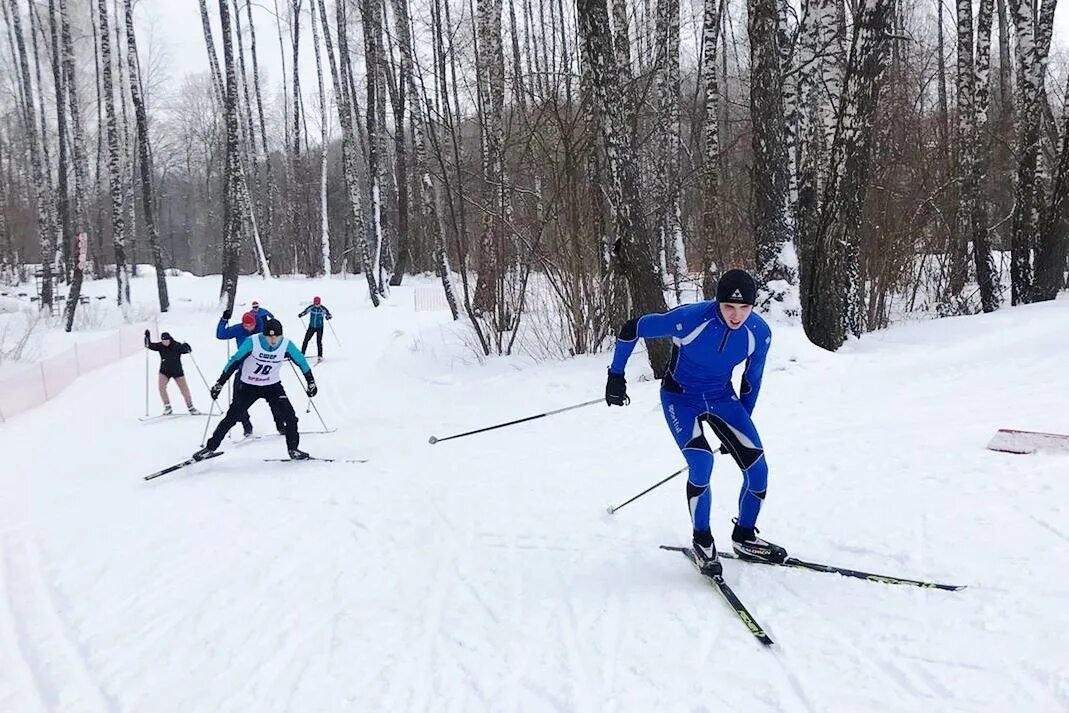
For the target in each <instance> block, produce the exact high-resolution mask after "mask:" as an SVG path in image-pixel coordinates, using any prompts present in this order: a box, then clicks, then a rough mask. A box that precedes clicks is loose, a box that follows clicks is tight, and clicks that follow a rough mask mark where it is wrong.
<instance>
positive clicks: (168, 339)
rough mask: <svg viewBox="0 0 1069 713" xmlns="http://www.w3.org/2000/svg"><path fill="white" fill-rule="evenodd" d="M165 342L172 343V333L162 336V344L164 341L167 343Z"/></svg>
mask: <svg viewBox="0 0 1069 713" xmlns="http://www.w3.org/2000/svg"><path fill="white" fill-rule="evenodd" d="M165 340H166V341H168V342H169V341H171V333H170V332H164V333H163V334H161V335H160V341H161V342H162V341H165Z"/></svg>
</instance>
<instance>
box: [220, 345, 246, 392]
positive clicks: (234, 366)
mask: <svg viewBox="0 0 1069 713" xmlns="http://www.w3.org/2000/svg"><path fill="white" fill-rule="evenodd" d="M249 354H252V340H251V339H246V340H245V341H244V342H242V343H241V346H239V347H238V349H237V351H236V352H234V356H232V357H230V359H229V360H228V361H227V362H226V366H225V367H223V375H222V376H220V377H219V383H220V384H221V383H223V382H224V381H226V380H227V379H229V378H230V375H231V374H233V373H234V372H235V371H237V370H238V367H240V366H241V362H243V361H245V357H247V356H248V355H249Z"/></svg>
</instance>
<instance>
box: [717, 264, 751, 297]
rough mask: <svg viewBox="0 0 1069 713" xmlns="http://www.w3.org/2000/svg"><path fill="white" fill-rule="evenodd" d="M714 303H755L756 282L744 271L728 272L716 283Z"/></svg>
mask: <svg viewBox="0 0 1069 713" xmlns="http://www.w3.org/2000/svg"><path fill="white" fill-rule="evenodd" d="M716 301H717V302H723V303H731V304H743V305H753V304H756V303H757V282H756V281H754V279H753V276H752V275H751V274H750V273H748V272H746V271H745V270H728V271H727V272H725V273H724V274H723V275H721V277H720V281H719V282H718V283H716Z"/></svg>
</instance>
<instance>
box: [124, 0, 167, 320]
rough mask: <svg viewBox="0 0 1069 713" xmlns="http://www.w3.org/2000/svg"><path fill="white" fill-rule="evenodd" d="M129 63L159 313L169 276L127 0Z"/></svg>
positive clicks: (130, 0)
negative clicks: (157, 218) (163, 248)
mask: <svg viewBox="0 0 1069 713" xmlns="http://www.w3.org/2000/svg"><path fill="white" fill-rule="evenodd" d="M126 62H127V66H128V68H129V76H130V98H131V100H132V101H133V104H134V117H135V119H136V121H137V148H138V154H139V156H138V158H139V163H140V168H141V209H142V212H143V214H144V216H145V230H146V231H147V232H148V241H149V248H150V250H151V251H152V264H153V266H154V267H155V268H156V292H157V294H158V295H159V299H160V311H161V312H166V311H167V310H168V309H170V300H169V299H168V296H167V273H166V270H165V268H164V264H163V251H162V250H161V249H160V234H159V230H158V229H157V228H156V208H155V206H154V205H153V199H152V196H153V190H152V186H153V180H152V158H151V150H150V148H149V134H148V114H147V113H146V111H145V100H144V97H142V96H141V77H140V72H139V70H138V55H137V38H136V36H135V35H134V4H133V0H126Z"/></svg>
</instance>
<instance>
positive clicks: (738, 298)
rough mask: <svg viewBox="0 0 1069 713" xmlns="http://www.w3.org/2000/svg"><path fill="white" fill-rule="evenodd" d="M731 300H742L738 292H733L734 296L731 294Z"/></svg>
mask: <svg viewBox="0 0 1069 713" xmlns="http://www.w3.org/2000/svg"><path fill="white" fill-rule="evenodd" d="M731 299H733V300H741V299H742V293H741V292H739V291H738V290H735V294H733V295H732V296H731Z"/></svg>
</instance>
